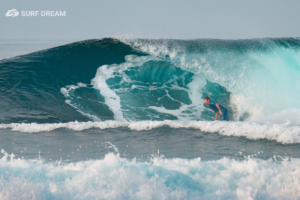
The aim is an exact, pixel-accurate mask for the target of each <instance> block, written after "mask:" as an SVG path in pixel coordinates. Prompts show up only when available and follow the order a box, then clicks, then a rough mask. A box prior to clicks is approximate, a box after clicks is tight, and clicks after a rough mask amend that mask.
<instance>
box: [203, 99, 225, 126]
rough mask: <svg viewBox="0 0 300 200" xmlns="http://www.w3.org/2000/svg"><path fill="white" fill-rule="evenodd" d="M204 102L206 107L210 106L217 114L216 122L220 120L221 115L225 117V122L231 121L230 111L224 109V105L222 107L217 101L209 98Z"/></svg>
mask: <svg viewBox="0 0 300 200" xmlns="http://www.w3.org/2000/svg"><path fill="white" fill-rule="evenodd" d="M203 101H204V104H205V105H207V106H209V107H210V108H211V109H212V110H213V111H214V112H215V120H217V119H218V116H219V113H220V114H221V115H223V120H226V121H228V120H229V115H228V110H227V109H226V108H224V107H223V106H222V105H220V104H219V103H217V102H215V101H211V100H210V98H209V97H208V96H207V97H205V98H204V99H203Z"/></svg>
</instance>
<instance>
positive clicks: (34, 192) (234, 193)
mask: <svg viewBox="0 0 300 200" xmlns="http://www.w3.org/2000/svg"><path fill="white" fill-rule="evenodd" d="M2 153H3V154H4V156H3V157H2V158H1V159H0V175H1V176H0V187H1V191H0V198H1V199H3V200H6V199H10V200H11V199H23V200H26V199H98V198H101V199H199V198H201V199H296V198H297V197H298V196H299V195H300V187H299V186H300V168H299V166H300V159H293V158H291V159H290V160H288V159H283V161H281V162H274V161H273V160H272V159H269V160H260V159H251V158H250V159H246V160H243V161H237V160H234V159H229V158H223V159H220V160H215V161H201V158H195V159H181V158H173V159H164V158H162V157H153V158H152V159H151V161H150V162H137V161H136V160H135V159H133V160H128V159H125V158H121V157H120V156H119V155H115V154H113V153H108V154H106V155H105V157H104V158H103V159H99V160H88V161H81V162H76V163H61V162H50V163H44V162H43V161H41V160H25V159H14V158H13V156H10V155H8V154H7V153H6V152H5V151H2ZM9 157H10V159H9Z"/></svg>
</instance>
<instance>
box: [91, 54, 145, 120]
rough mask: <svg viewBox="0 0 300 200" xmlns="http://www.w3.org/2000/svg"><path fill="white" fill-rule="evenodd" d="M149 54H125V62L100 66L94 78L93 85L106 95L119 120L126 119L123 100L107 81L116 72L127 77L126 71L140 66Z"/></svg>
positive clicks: (108, 103) (106, 100)
mask: <svg viewBox="0 0 300 200" xmlns="http://www.w3.org/2000/svg"><path fill="white" fill-rule="evenodd" d="M150 58H151V57H149V56H142V57H138V56H136V55H127V56H125V62H124V63H121V64H120V65H117V64H113V65H103V66H101V67H99V68H98V70H97V73H96V76H95V78H94V79H92V85H94V88H96V89H98V90H99V91H100V93H101V95H102V96H104V97H105V103H106V105H108V107H109V108H110V109H111V111H113V113H114V115H115V119H116V120H119V121H124V120H125V119H124V118H123V113H122V109H121V100H120V97H119V96H118V95H117V94H116V93H115V92H114V91H113V90H112V89H110V88H109V86H108V85H107V83H106V81H107V80H108V79H110V78H113V77H115V75H114V72H118V73H120V74H122V75H123V77H122V78H123V79H126V76H125V74H123V71H125V70H126V69H128V68H131V67H136V66H140V65H142V64H143V63H145V62H147V61H148V60H150Z"/></svg>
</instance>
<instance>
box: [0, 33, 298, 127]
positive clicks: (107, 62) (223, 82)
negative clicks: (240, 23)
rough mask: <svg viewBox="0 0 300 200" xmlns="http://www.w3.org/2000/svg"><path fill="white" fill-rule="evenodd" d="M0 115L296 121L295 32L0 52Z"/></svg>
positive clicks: (19, 118)
mask: <svg viewBox="0 0 300 200" xmlns="http://www.w3.org/2000/svg"><path fill="white" fill-rule="evenodd" d="M0 66H1V74H0V82H1V84H0V85H1V87H0V90H1V92H2V94H3V97H2V100H1V106H0V113H1V114H0V122H1V123H13V122H14V123H21V122H26V123H31V122H37V123H54V122H70V121H75V120H77V121H89V120H93V121H103V120H117V121H141V120H151V121H154V120H159V121H162V120H179V121H185V120H212V119H213V117H214V114H213V112H212V111H211V110H210V109H208V108H206V107H204V106H203V100H202V98H203V97H205V96H207V95H209V96H210V97H211V98H212V99H213V100H216V101H218V102H219V103H221V104H222V105H223V106H225V107H227V108H228V109H229V112H230V119H231V120H234V121H255V122H271V123H279V124H284V123H285V124H286V123H288V124H289V125H300V120H299V119H300V100H299V99H300V80H299V78H298V77H300V41H299V39H297V38H282V39H252V40H232V41H231V40H209V39H201V40H168V39H162V40H146V39H134V40H129V39H114V38H105V39H101V40H87V41H82V42H77V43H72V44H68V45H64V46H59V47H56V48H52V49H48V50H44V51H39V52H35V53H32V54H27V55H24V56H19V57H15V58H12V59H5V60H1V61H0Z"/></svg>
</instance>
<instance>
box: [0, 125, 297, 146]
mask: <svg viewBox="0 0 300 200" xmlns="http://www.w3.org/2000/svg"><path fill="white" fill-rule="evenodd" d="M162 126H169V127H171V128H191V129H199V130H201V131H204V132H209V133H219V134H221V135H226V136H238V137H246V138H248V139H254V140H256V139H267V140H275V141H277V142H280V143H284V144H285V143H300V127H299V126H291V125H288V124H271V123H257V122H223V121H175V120H174V121H171V120H164V121H137V122H125V121H112V120H107V121H101V122H91V121H90V122H77V121H75V122H68V123H52V124H50V123H49V124H37V123H30V124H26V123H11V124H0V128H2V129H4V128H9V129H11V130H12V131H20V132H27V133H37V132H44V131H52V130H55V129H59V128H67V129H71V130H75V131H82V130H85V129H90V128H99V129H107V128H118V127H127V128H129V129H131V130H136V131H144V130H150V129H155V128H159V127H162Z"/></svg>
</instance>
